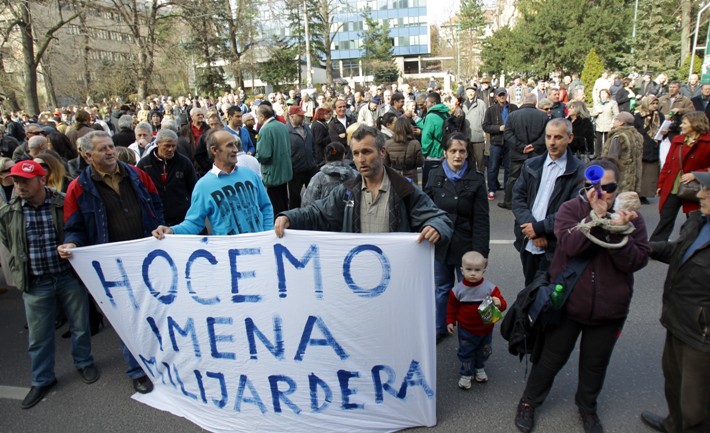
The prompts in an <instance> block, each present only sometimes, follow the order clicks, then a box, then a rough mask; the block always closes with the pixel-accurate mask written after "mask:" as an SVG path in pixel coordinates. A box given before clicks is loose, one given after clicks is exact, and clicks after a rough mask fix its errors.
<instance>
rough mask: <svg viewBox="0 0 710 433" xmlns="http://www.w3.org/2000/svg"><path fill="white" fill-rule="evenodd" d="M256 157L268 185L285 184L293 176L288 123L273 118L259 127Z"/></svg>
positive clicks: (265, 183)
mask: <svg viewBox="0 0 710 433" xmlns="http://www.w3.org/2000/svg"><path fill="white" fill-rule="evenodd" d="M256 159H257V160H259V162H260V163H261V174H262V177H263V180H264V185H266V186H267V187H270V186H278V185H283V184H285V183H287V182H289V181H290V180H291V178H293V168H292V167H291V139H290V138H289V136H288V128H287V127H286V125H284V124H283V123H281V122H279V121H278V120H276V119H272V120H270V121H269V122H267V123H266V125H264V126H262V127H261V129H259V139H258V141H257V142H256Z"/></svg>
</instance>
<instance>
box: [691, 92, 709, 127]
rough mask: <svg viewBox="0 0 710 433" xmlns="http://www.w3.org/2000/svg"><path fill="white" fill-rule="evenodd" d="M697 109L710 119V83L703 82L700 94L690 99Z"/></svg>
mask: <svg viewBox="0 0 710 433" xmlns="http://www.w3.org/2000/svg"><path fill="white" fill-rule="evenodd" d="M690 101H691V102H692V103H693V107H695V109H696V110H697V111H702V112H703V113H705V116H707V118H708V120H709V121H710V103H709V102H710V84H703V87H701V88H700V96H696V97H695V98H692V99H691V100H690Z"/></svg>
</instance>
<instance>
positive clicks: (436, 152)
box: [417, 104, 449, 159]
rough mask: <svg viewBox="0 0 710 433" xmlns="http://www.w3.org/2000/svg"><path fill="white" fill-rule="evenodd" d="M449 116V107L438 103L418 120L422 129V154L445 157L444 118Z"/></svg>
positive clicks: (428, 156)
mask: <svg viewBox="0 0 710 433" xmlns="http://www.w3.org/2000/svg"><path fill="white" fill-rule="evenodd" d="M447 117H449V107H447V106H446V105H444V104H436V105H434V106H433V107H431V108H430V109H429V111H428V112H427V113H426V116H424V118H422V119H419V120H418V121H417V126H418V127H419V128H421V130H422V139H421V141H422V154H423V155H424V157H425V158H438V159H441V158H443V157H444V146H443V143H444V119H446V118H447Z"/></svg>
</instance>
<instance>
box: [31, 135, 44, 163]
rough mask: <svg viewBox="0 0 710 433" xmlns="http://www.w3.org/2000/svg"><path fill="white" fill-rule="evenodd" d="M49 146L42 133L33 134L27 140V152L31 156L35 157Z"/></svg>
mask: <svg viewBox="0 0 710 433" xmlns="http://www.w3.org/2000/svg"><path fill="white" fill-rule="evenodd" d="M48 148H49V142H48V141H47V137H45V136H44V135H33V136H32V137H30V139H29V140H27V153H28V154H29V156H30V157H32V158H37V156H39V154H40V153H42V152H44V151H45V150H47V149H48Z"/></svg>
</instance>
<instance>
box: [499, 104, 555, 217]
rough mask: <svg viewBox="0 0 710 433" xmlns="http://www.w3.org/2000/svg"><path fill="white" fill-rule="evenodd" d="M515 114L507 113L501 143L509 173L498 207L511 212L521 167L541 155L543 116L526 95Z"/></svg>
mask: <svg viewBox="0 0 710 433" xmlns="http://www.w3.org/2000/svg"><path fill="white" fill-rule="evenodd" d="M523 101H524V102H525V103H524V104H523V105H521V106H520V109H518V111H516V112H514V113H511V114H510V116H509V117H508V122H506V124H505V131H504V132H503V140H504V141H505V146H506V147H508V156H509V158H510V173H509V174H508V181H507V182H506V183H505V198H504V199H503V202H502V203H498V207H502V208H503V209H512V208H513V207H512V201H513V185H515V181H517V180H518V177H519V176H520V170H521V169H522V167H523V163H525V161H527V160H528V158H532V157H533V156H537V155H541V154H542V153H543V152H544V151H545V125H546V124H547V120H548V117H547V114H546V113H545V112H544V111H540V110H538V109H537V107H536V106H535V105H536V101H537V100H536V99H535V95H527V96H525V98H524V99H523Z"/></svg>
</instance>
